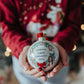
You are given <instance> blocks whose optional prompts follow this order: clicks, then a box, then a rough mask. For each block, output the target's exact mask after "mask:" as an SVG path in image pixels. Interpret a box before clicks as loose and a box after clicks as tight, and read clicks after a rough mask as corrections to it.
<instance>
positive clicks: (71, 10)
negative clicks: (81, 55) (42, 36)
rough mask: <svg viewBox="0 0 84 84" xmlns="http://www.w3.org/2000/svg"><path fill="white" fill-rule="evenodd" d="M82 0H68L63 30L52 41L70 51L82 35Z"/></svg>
mask: <svg viewBox="0 0 84 84" xmlns="http://www.w3.org/2000/svg"><path fill="white" fill-rule="evenodd" d="M80 19H81V0H68V4H67V9H66V15H65V18H64V22H63V25H62V27H61V31H60V32H59V33H58V34H57V35H56V37H55V38H54V39H53V41H52V42H57V43H58V44H60V45H61V46H62V47H63V48H64V49H65V50H66V52H67V53H69V52H70V51H71V50H72V48H73V46H74V44H75V43H76V41H77V40H78V37H79V35H80V30H81V28H80Z"/></svg>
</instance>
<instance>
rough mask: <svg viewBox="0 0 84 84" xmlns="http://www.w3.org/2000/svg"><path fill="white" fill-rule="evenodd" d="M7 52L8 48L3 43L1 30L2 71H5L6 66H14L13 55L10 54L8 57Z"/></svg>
mask: <svg viewBox="0 0 84 84" xmlns="http://www.w3.org/2000/svg"><path fill="white" fill-rule="evenodd" d="M0 29H1V28H0ZM5 52H6V46H5V45H4V43H3V41H2V38H1V30H0V69H4V67H5V66H10V65H11V64H12V59H11V55H10V54H9V55H7V56H6V54H5Z"/></svg>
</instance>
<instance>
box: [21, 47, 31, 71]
mask: <svg viewBox="0 0 84 84" xmlns="http://www.w3.org/2000/svg"><path fill="white" fill-rule="evenodd" d="M28 48H29V47H25V48H24V49H23V52H22V53H21V54H20V56H19V63H20V66H21V67H22V68H23V69H24V70H27V69H30V68H29V64H28V62H27V51H28Z"/></svg>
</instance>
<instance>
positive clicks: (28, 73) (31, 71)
mask: <svg viewBox="0 0 84 84" xmlns="http://www.w3.org/2000/svg"><path fill="white" fill-rule="evenodd" d="M23 72H24V73H25V74H27V75H35V74H37V73H38V72H40V69H39V68H37V69H32V70H27V71H25V70H23Z"/></svg>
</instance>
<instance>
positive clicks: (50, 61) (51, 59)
mask: <svg viewBox="0 0 84 84" xmlns="http://www.w3.org/2000/svg"><path fill="white" fill-rule="evenodd" d="M48 62H49V66H50V65H52V64H53V58H52V56H49V58H48Z"/></svg>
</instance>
